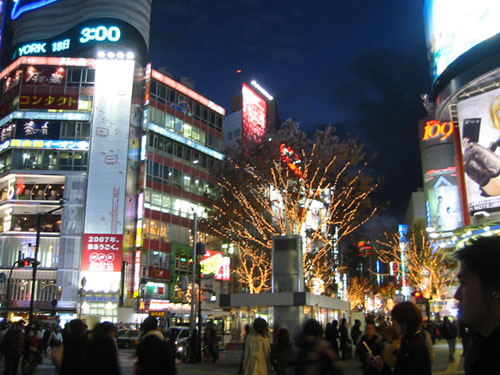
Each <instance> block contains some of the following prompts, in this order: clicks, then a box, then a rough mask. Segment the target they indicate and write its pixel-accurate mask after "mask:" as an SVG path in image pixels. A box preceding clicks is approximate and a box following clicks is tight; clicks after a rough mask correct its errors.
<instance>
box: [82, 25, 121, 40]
mask: <svg viewBox="0 0 500 375" xmlns="http://www.w3.org/2000/svg"><path fill="white" fill-rule="evenodd" d="M80 35H81V36H80V43H82V44H83V43H87V42H90V41H97V42H103V41H105V40H107V41H109V42H117V41H119V40H120V37H121V31H120V28H119V27H117V26H109V27H108V26H96V27H84V28H83V29H82V30H81V32H80Z"/></svg>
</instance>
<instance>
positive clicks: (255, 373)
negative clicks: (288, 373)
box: [243, 318, 271, 375]
mask: <svg viewBox="0 0 500 375" xmlns="http://www.w3.org/2000/svg"><path fill="white" fill-rule="evenodd" d="M268 332H269V329H268V325H267V322H266V321H265V320H264V319H262V318H256V319H255V320H254V322H253V326H252V331H251V332H250V333H249V334H248V335H247V339H246V344H245V354H244V359H243V371H244V374H245V375H267V373H268V371H271V345H270V342H269V334H268Z"/></svg>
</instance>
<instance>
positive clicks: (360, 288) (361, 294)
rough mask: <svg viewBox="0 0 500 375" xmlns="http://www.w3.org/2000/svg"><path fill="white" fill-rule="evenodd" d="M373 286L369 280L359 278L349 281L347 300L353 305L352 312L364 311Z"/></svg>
mask: <svg viewBox="0 0 500 375" xmlns="http://www.w3.org/2000/svg"><path fill="white" fill-rule="evenodd" d="M371 288H372V286H371V284H370V282H369V281H368V279H362V278H359V277H357V276H355V277H353V278H351V279H349V285H348V286H347V300H348V301H349V302H350V303H351V310H353V311H354V310H363V308H364V305H365V297H366V295H367V294H368V293H369V292H370V291H371Z"/></svg>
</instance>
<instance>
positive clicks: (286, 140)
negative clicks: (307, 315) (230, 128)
mask: <svg viewBox="0 0 500 375" xmlns="http://www.w3.org/2000/svg"><path fill="white" fill-rule="evenodd" d="M367 159H368V157H367V156H366V155H365V153H364V152H363V147H362V145H360V144H358V143H357V142H356V141H354V140H352V139H347V140H345V141H341V140H340V139H339V138H338V137H336V136H334V134H333V129H332V128H329V127H328V128H326V129H325V130H323V131H318V132H316V134H315V137H314V139H313V140H308V139H307V138H306V137H305V134H304V133H302V132H300V131H299V130H298V125H297V124H295V123H292V122H288V123H286V124H285V126H284V127H283V129H281V130H279V131H277V132H275V133H272V134H268V136H266V137H265V140H262V141H261V142H259V143H254V144H245V145H244V147H241V148H240V149H238V150H234V151H233V152H229V153H228V157H227V158H226V161H225V163H224V164H223V168H222V169H221V171H220V173H219V176H220V179H219V183H218V187H219V189H220V199H219V200H217V201H213V202H211V204H210V206H211V207H213V214H212V215H210V217H211V220H210V221H209V225H210V226H211V228H212V229H213V231H214V232H216V233H217V234H219V235H221V236H223V237H225V238H226V239H227V240H228V241H230V242H234V243H236V244H237V245H238V249H239V253H238V256H239V265H238V266H237V267H236V269H235V272H236V273H237V274H238V275H239V276H240V281H241V282H243V283H244V284H245V285H246V286H247V288H248V290H249V291H250V292H251V293H258V292H260V291H264V290H267V289H269V287H270V277H271V271H272V265H271V250H272V237H273V236H279V235H299V236H301V238H303V242H302V250H303V266H304V273H305V277H306V284H307V285H311V282H312V280H313V279H315V278H316V279H320V280H322V281H323V282H324V283H325V285H330V287H331V284H332V276H333V274H334V273H335V272H336V270H337V268H338V266H339V264H337V263H336V259H334V256H333V250H334V246H335V245H336V244H337V243H338V241H340V240H341V239H342V238H344V237H345V236H347V235H349V234H350V233H352V232H353V231H355V230H356V229H357V228H359V226H360V225H362V224H363V223H365V222H366V221H367V220H369V219H370V218H371V217H372V216H373V215H374V213H375V212H376V210H377V208H376V207H375V206H374V205H373V204H372V202H371V199H370V198H371V195H372V193H373V191H374V190H375V189H376V187H377V184H376V183H375V182H374V181H373V179H372V178H370V177H369V176H368V174H367V172H366V167H367V165H368V160H367Z"/></svg>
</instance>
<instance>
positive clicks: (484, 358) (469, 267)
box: [454, 236, 500, 375]
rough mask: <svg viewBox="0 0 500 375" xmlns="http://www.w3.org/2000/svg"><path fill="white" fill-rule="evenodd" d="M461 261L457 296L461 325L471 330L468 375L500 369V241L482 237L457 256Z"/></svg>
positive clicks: (466, 368)
mask: <svg viewBox="0 0 500 375" xmlns="http://www.w3.org/2000/svg"><path fill="white" fill-rule="evenodd" d="M455 257H456V258H457V259H458V260H459V261H460V270H459V272H458V280H459V286H458V288H457V290H456V292H455V296H454V297H455V299H456V300H457V301H458V310H459V315H458V316H459V321H460V323H461V324H464V325H465V326H467V328H468V329H469V330H470V338H469V346H468V347H467V351H466V355H465V364H464V370H465V373H466V374H482V375H483V374H484V375H489V374H498V371H499V370H498V369H500V356H499V355H498V352H499V348H500V271H499V270H500V238H499V237H498V236H492V237H481V238H479V239H477V240H473V241H470V242H468V243H467V245H466V246H465V247H464V248H462V249H460V250H458V251H457V252H456V253H455Z"/></svg>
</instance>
